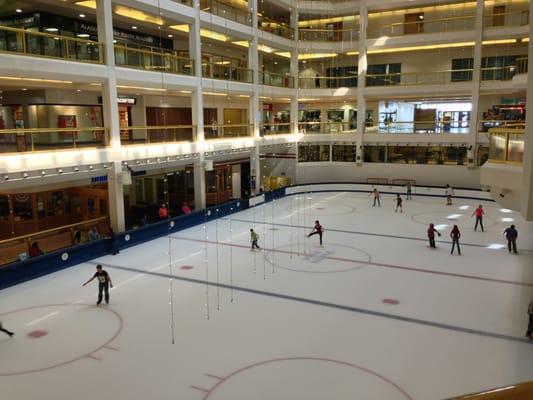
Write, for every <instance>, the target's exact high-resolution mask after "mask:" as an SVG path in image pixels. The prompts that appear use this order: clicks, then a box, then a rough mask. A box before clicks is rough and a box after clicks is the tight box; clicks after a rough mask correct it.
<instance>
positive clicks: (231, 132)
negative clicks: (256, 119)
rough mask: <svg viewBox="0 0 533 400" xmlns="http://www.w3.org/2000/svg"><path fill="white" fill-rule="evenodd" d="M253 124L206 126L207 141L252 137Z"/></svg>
mask: <svg viewBox="0 0 533 400" xmlns="http://www.w3.org/2000/svg"><path fill="white" fill-rule="evenodd" d="M252 130H253V124H226V125H218V124H210V125H205V127H204V132H205V138H206V139H225V138H236V137H247V136H252Z"/></svg>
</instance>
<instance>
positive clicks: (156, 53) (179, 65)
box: [114, 45, 194, 75]
mask: <svg viewBox="0 0 533 400" xmlns="http://www.w3.org/2000/svg"><path fill="white" fill-rule="evenodd" d="M114 48H115V62H116V64H117V65H118V66H124V67H128V68H139V69H144V70H157V71H164V72H172V73H177V74H185V75H194V60H193V59H191V58H187V57H182V56H179V55H177V52H176V51H174V50H167V49H162V48H153V49H152V50H145V49H138V48H134V47H128V46H123V45H115V47H114ZM117 50H122V51H124V52H125V60H124V62H123V63H122V62H120V61H119V58H118V57H117V55H118V54H117ZM129 53H135V54H139V55H141V56H142V59H140V60H139V61H140V62H138V63H130V62H129V61H130V58H129V57H128V54H129ZM147 57H149V59H148V60H147ZM154 57H159V58H161V59H162V60H164V61H165V63H161V64H162V65H157V64H158V63H157V62H154ZM147 61H148V62H147ZM167 61H168V62H167Z"/></svg>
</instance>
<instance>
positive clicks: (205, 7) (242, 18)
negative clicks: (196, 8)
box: [200, 0, 252, 26]
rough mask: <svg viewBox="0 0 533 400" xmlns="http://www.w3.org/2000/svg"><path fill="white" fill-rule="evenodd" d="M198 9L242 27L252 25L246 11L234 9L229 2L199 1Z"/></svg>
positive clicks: (215, 0)
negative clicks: (239, 24)
mask: <svg viewBox="0 0 533 400" xmlns="http://www.w3.org/2000/svg"><path fill="white" fill-rule="evenodd" d="M200 9H201V10H202V11H205V12H208V13H211V14H214V15H218V16H219V17H222V18H227V19H230V20H232V21H235V22H239V23H241V24H244V25H249V26H251V25H252V15H251V14H250V13H249V12H248V9H244V8H238V7H234V6H232V5H231V4H230V3H229V2H224V1H217V0H201V1H200Z"/></svg>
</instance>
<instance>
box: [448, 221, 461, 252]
mask: <svg viewBox="0 0 533 400" xmlns="http://www.w3.org/2000/svg"><path fill="white" fill-rule="evenodd" d="M450 237H451V238H452V251H451V253H450V254H453V251H454V249H455V246H457V252H458V253H459V255H461V247H459V239H460V238H461V232H460V231H459V228H458V227H457V225H454V226H453V229H452V231H451V232H450Z"/></svg>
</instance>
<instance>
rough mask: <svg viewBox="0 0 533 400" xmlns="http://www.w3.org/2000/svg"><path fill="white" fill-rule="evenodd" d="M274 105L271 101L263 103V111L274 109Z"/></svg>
mask: <svg viewBox="0 0 533 400" xmlns="http://www.w3.org/2000/svg"><path fill="white" fill-rule="evenodd" d="M273 109H274V106H273V105H272V104H270V103H263V111H272V110H273Z"/></svg>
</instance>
